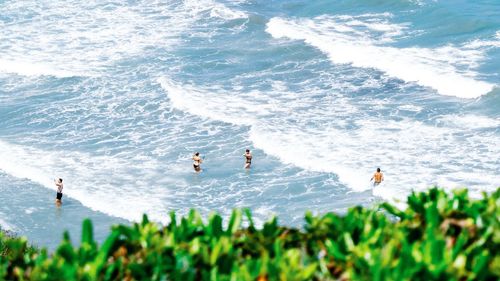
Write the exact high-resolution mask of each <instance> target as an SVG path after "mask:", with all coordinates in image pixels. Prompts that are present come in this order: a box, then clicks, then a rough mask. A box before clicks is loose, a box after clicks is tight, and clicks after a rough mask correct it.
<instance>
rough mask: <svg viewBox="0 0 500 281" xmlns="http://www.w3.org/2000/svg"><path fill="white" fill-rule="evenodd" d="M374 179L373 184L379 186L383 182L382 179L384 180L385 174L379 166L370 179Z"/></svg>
mask: <svg viewBox="0 0 500 281" xmlns="http://www.w3.org/2000/svg"><path fill="white" fill-rule="evenodd" d="M372 180H373V186H377V185H379V184H380V183H382V181H383V180H384V174H382V173H381V172H380V168H377V172H375V174H373V177H372V178H371V179H370V181H372Z"/></svg>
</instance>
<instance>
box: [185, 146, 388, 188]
mask: <svg viewBox="0 0 500 281" xmlns="http://www.w3.org/2000/svg"><path fill="white" fill-rule="evenodd" d="M243 156H244V157H245V169H250V165H251V164H252V153H250V150H249V149H247V150H246V151H245V154H243ZM202 162H203V159H202V158H201V157H200V153H199V152H195V154H194V155H193V168H194V171H195V172H197V173H199V172H201V163H202ZM383 180H384V174H382V172H381V171H380V168H377V171H376V172H375V173H374V174H373V176H372V178H371V179H370V182H371V181H373V186H377V185H379V184H381V183H382V181H383Z"/></svg>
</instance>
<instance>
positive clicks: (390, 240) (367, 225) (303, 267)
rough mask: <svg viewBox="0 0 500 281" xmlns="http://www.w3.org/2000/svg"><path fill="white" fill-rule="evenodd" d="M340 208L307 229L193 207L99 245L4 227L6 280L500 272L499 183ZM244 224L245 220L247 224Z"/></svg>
mask: <svg viewBox="0 0 500 281" xmlns="http://www.w3.org/2000/svg"><path fill="white" fill-rule="evenodd" d="M407 203H408V204H407V208H406V209H405V210H399V209H397V208H395V207H394V206H392V205H391V204H388V203H383V204H381V205H380V206H378V207H377V208H374V209H366V208H362V207H354V208H351V209H349V210H348V211H347V213H346V214H345V215H343V216H340V215H337V214H334V213H327V214H325V215H322V216H314V215H312V214H311V213H309V212H308V213H306V215H305V226H304V228H303V229H295V228H291V227H284V226H280V225H279V224H278V220H277V218H272V219H271V220H269V221H268V222H266V223H264V225H263V226H262V228H260V229H259V228H257V227H256V226H255V224H254V223H253V220H252V215H251V213H250V211H249V210H248V209H245V210H235V211H233V213H232V215H231V216H230V218H229V221H228V222H227V223H224V222H223V219H222V217H221V216H220V215H218V214H215V213H214V214H211V215H210V216H209V217H208V220H207V221H205V222H204V220H203V219H202V217H201V216H200V214H199V213H198V212H196V211H194V210H192V211H190V213H189V214H188V216H186V217H180V218H179V217H177V216H176V215H175V213H171V214H170V223H169V224H168V225H166V226H160V225H158V224H156V223H153V222H150V221H149V220H148V218H147V217H146V216H144V217H143V221H142V222H141V223H136V224H133V225H131V226H126V225H118V226H114V227H113V228H112V231H111V233H110V234H109V236H108V238H107V239H106V240H105V241H104V243H103V244H102V245H101V246H98V245H97V243H96V242H95V241H94V238H93V231H92V224H91V222H90V221H89V220H85V221H84V222H83V227H82V240H81V243H80V246H78V247H75V246H73V244H72V242H71V240H70V237H69V235H68V234H67V233H65V234H64V237H63V240H62V242H61V244H60V245H59V247H58V248H57V250H56V251H55V252H54V253H53V254H51V255H48V254H47V251H46V250H44V249H42V250H34V249H33V248H30V247H29V246H28V244H27V241H26V239H24V238H16V237H7V236H6V235H5V234H2V233H1V232H0V279H4V280H186V281H189V280H214V281H215V280H221V281H223V280H228V281H229V280H234V281H236V280H238V281H240V280H258V281H264V280H297V281H300V280H499V279H500V189H499V190H497V191H496V192H494V193H493V194H490V195H487V194H484V195H483V198H482V199H480V200H472V199H470V198H469V196H468V194H467V190H459V191H455V192H453V193H452V194H449V193H446V192H444V191H443V190H440V189H437V188H433V189H430V190H429V191H427V192H423V193H413V194H411V195H410V196H409V197H408V201H407ZM244 225H245V226H244Z"/></svg>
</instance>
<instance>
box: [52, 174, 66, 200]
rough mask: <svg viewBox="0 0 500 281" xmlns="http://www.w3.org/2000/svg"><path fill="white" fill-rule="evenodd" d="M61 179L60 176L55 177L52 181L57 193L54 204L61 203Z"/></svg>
mask: <svg viewBox="0 0 500 281" xmlns="http://www.w3.org/2000/svg"><path fill="white" fill-rule="evenodd" d="M62 181H63V180H62V179H61V178H59V179H55V180H54V183H55V184H56V187H57V193H56V205H58V206H60V205H61V204H62V201H61V199H62V195H63V194H62V190H63V187H64V186H63V182H62Z"/></svg>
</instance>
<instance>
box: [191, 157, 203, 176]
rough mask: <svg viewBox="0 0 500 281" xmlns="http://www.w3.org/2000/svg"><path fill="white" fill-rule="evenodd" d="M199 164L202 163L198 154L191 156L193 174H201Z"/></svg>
mask: <svg viewBox="0 0 500 281" xmlns="http://www.w3.org/2000/svg"><path fill="white" fill-rule="evenodd" d="M201 162H203V160H202V159H201V157H200V153H199V152H196V153H195V154H194V155H193V168H194V171H195V172H201V166H200V165H201Z"/></svg>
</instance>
